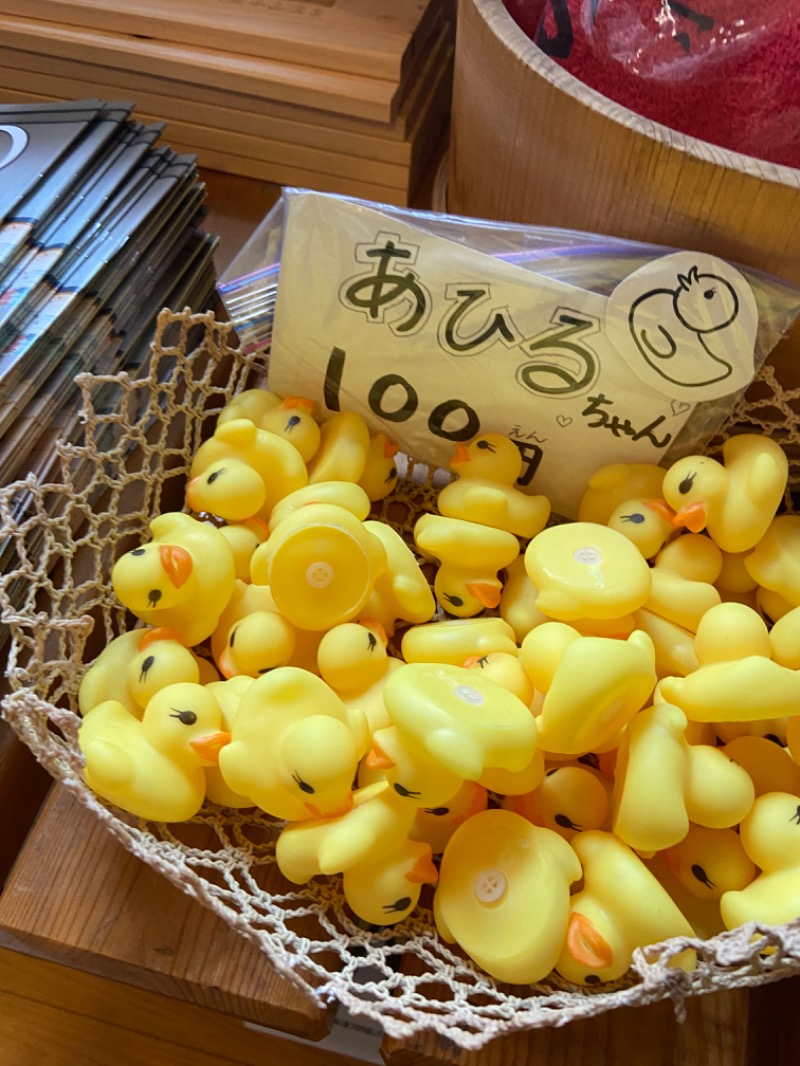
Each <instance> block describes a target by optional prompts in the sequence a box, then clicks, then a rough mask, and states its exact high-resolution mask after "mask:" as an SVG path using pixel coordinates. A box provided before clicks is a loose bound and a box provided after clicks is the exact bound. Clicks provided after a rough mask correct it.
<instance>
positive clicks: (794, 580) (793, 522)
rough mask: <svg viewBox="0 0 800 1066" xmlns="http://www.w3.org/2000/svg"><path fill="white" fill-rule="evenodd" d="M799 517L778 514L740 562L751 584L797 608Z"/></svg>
mask: <svg viewBox="0 0 800 1066" xmlns="http://www.w3.org/2000/svg"><path fill="white" fill-rule="evenodd" d="M798 555H800V515H779V516H778V517H777V518H776V519H775V520H774V521H773V522H772V523H770V526H769V529H768V530H767V531H766V533H765V534H764V536H763V537H762V538H761V540H760V541H759V542H758V544H756V546H755V548H753V550H752V551H751V552H749V553H748V554H747V555H746V556H745V557H744V559H743V561H742V566H743V567H744V569H745V570H746V571H747V574H748V575H749V577H750V578H751V579H752V581H753V583H754V584H757V585H760V586H761V587H762V588H764V589H767V591H769V592H772V593H774V594H777V595H778V596H780V597H781V598H782V599H783V600H785V601H786V602H787V603H789V604H791V605H792V607H797V606H800V562H799V561H798Z"/></svg>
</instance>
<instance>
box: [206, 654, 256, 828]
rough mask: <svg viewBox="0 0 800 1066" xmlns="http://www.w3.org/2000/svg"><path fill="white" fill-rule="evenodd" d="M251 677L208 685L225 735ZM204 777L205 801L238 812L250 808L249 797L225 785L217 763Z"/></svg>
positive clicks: (228, 731)
mask: <svg viewBox="0 0 800 1066" xmlns="http://www.w3.org/2000/svg"><path fill="white" fill-rule="evenodd" d="M252 681H253V679H252V678H251V677H245V676H244V675H243V676H241V677H232V678H230V679H229V680H225V681H212V682H210V683H209V684H208V691H209V692H210V693H211V695H212V696H213V697H214V699H215V700H216V701H217V703H218V704H219V709H220V711H221V712H222V728H223V729H224V730H225V732H226V733H230V732H231V728H232V727H233V721H234V719H235V718H236V712H237V711H238V709H239V701H240V700H241V698H242V696H243V695H244V693H245V692H246V691H247V689H248V687H249V686H250V685H251V684H252ZM205 775H206V799H207V800H210V801H211V803H218V804H219V805H220V806H222V807H232V808H234V809H237V810H240V809H242V808H247V807H252V806H253V805H254V804H253V801H252V800H251V799H250V797H249V796H243V795H242V794H241V793H240V792H234V790H233V789H232V788H229V787H228V785H227V784H226V783H225V779H224V778H223V776H222V772H221V771H220V768H219V763H218V762H217V763H215V764H214V765H213V766H207V767H206V768H205Z"/></svg>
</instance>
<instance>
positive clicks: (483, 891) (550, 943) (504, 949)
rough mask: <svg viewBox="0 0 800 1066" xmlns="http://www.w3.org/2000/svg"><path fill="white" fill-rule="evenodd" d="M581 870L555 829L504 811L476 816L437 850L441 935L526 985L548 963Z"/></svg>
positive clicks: (495, 972)
mask: <svg viewBox="0 0 800 1066" xmlns="http://www.w3.org/2000/svg"><path fill="white" fill-rule="evenodd" d="M580 876H581V865H580V862H579V861H578V858H577V856H576V855H575V852H574V851H573V850H572V848H571V847H570V846H569V844H567V842H566V841H565V840H563V839H562V838H561V837H560V836H559V835H558V834H557V833H553V832H552V831H551V830H549V829H543V828H540V827H539V826H535V825H531V823H530V822H528V821H527V820H526V819H525V818H522V817H520V815H518V814H514V813H513V812H512V811H506V810H497V809H492V810H487V811H483V812H482V813H480V814H476V815H474V816H473V817H472V818H470V819H469V820H468V821H466V822H464V824H463V825H461V826H459V827H458V829H456V831H455V833H453V835H452V837H451V838H450V841H449V842H448V844H447V847H446V848H445V850H444V854H443V855H442V860H441V865H440V868H439V883H438V886H437V888H436V892H435V894H434V897H433V908H434V918H435V921H436V928H437V929H438V931H439V934H440V936H441V937H442V938H443V939H444V940H446V941H448V942H449V943H457V944H458V945H459V947H460V948H462V950H463V951H465V952H466V953H467V954H468V955H469V956H470V958H472V959H473V960H474V961H475V962H476V963H477V964H478V965H479V966H480V967H481V968H482V969H484V970H485V971H486V972H487V973H488V974H490V975H491V976H492V977H494V978H495V979H496V980H498V981H505V982H509V983H511V984H530V983H532V982H535V981H540V980H542V979H543V978H544V977H546V976H547V975H548V974H549V973H550V971H551V970H552V968H553V966H554V964H555V962H556V959H557V958H558V955H559V952H560V951H561V946H562V944H563V942H564V936H565V934H566V929H567V921H568V918H569V908H570V895H569V886H570V885H571V884H572V883H573V882H575V881H577V880H578V879H579V878H580Z"/></svg>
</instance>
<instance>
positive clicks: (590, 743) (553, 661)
mask: <svg viewBox="0 0 800 1066" xmlns="http://www.w3.org/2000/svg"><path fill="white" fill-rule="evenodd" d="M640 558H641V556H640ZM520 658H521V660H522V663H523V665H524V667H525V669H526V670H527V672H528V674H529V676H530V677H531V680H532V681H533V685H534V688H535V689H536V690H537V692H541V693H544V701H543V703H542V706H541V712H540V713H539V716H538V718H537V726H538V731H539V746H540V747H541V748H542V750H543V751H545V752H554V753H560V754H563V755H582V754H583V753H584V752H587V751H598V750H600V749H602V748H603V746H604V745H605V744H607V743H608V742H610V741H614V739H615V738H616V736H617V734H618V733H619V731H620V730H621V729H622V728H623V727H624V726H625V725H626V723H628V722H629V721H630V720H631V719H632V718H633V717H634V715H636V713H637V712H638V711H639V710H640V709H641V708H642V707H644V705H645V703H646V702H647V700H648V698H649V697H650V695H651V693H652V691H653V688H654V686H655V684H656V680H657V678H656V672H655V650H654V648H653V642H652V640H651V639H650V637H648V636H647V634H646V633H643V632H641V631H640V630H634V632H633V633H631V635H630V636H629V637H628V639H627V640H614V639H613V638H611V637H585V636H582V635H581V634H580V633H579V632H578V631H577V630H576V629H573V628H572V626H568V625H566V624H565V623H563V622H547V623H545V624H544V625H541V626H538V627H537V628H536V629H534V630H532V631H531V632H530V633H529V634H528V636H527V637H525V639H524V641H523V642H522V647H521V649H520Z"/></svg>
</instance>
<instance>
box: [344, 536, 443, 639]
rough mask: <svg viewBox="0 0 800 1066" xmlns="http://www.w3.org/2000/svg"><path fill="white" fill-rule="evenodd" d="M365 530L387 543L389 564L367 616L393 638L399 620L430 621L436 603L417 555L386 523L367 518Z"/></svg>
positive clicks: (377, 582) (367, 606)
mask: <svg viewBox="0 0 800 1066" xmlns="http://www.w3.org/2000/svg"><path fill="white" fill-rule="evenodd" d="M364 528H365V529H367V530H368V531H369V532H370V533H372V534H373V535H374V536H376V537H377V538H378V540H380V542H381V543H382V544H383V547H384V549H385V551H386V559H387V564H388V565H387V567H386V569H385V570H384V571H383V573H381V574H379V575H378V576H377V578H376V579H375V584H374V586H373V589H372V592H371V593H370V595H369V597H368V599H367V602H366V603H365V604H364V607H363V611H362V613H363V617H365V618H374V619H376V620H377V621H378V622H380V624H381V625H382V626H383V628H384V631H385V632H386V634H387V636H390V637H391V636H394V633H395V630H396V628H397V623H398V622H399V621H400V622H406V623H409V624H410V625H422V624H424V623H425V622H427V621H429V620H430V619H431V618H432V617H433V615H434V614H435V612H436V600H435V599H434V596H433V591H432V589H431V587H430V585H429V584H428V579H427V578H426V577H425V574H424V573H423V571H422V569H421V567H420V565H419V563H418V562H417V559H416V556H415V555H414V553H413V552H412V551H411V549H410V548H409V546H408V545H407V544H406V542H405V541H404V540H403V538H402V537H401V536H400V534H399V533H397V532H396V531H395V530H394V529H392V527H391V526H389V525H387V524H386V523H385V522H377V521H374V520H372V519H367V520H366V521H365V522H364Z"/></svg>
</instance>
